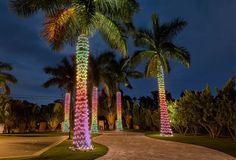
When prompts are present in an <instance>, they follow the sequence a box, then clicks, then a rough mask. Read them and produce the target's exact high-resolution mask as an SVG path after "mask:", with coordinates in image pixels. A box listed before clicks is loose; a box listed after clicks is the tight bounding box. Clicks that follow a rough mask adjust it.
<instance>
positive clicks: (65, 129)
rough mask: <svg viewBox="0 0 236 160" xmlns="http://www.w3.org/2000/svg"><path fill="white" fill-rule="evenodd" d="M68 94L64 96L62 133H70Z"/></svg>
mask: <svg viewBox="0 0 236 160" xmlns="http://www.w3.org/2000/svg"><path fill="white" fill-rule="evenodd" d="M69 118H70V93H66V95H65V105H64V123H63V132H69V131H70V120H69Z"/></svg>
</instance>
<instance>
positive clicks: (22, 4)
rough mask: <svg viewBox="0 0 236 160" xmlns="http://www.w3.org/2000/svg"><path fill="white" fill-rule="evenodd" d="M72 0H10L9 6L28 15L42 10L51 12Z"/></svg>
mask: <svg viewBox="0 0 236 160" xmlns="http://www.w3.org/2000/svg"><path fill="white" fill-rule="evenodd" d="M71 1H72V0H53V1H52V0H10V8H11V9H12V10H14V11H15V12H16V13H17V14H18V15H20V16H24V17H28V16H31V15H33V14H36V13H37V12H38V11H40V10H43V11H45V12H46V13H53V12H55V11H56V10H58V9H59V8H61V7H62V6H64V5H66V4H69V3H70V2H71Z"/></svg>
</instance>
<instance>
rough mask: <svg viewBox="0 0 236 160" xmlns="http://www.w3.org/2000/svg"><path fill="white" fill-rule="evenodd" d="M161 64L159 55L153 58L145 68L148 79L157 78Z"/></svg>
mask: <svg viewBox="0 0 236 160" xmlns="http://www.w3.org/2000/svg"><path fill="white" fill-rule="evenodd" d="M160 64H161V62H160V59H159V57H158V55H155V56H153V57H152V59H151V60H150V61H149V62H148V63H147V65H146V67H145V74H146V77H156V76H157V74H158V73H159V70H158V66H159V65H160Z"/></svg>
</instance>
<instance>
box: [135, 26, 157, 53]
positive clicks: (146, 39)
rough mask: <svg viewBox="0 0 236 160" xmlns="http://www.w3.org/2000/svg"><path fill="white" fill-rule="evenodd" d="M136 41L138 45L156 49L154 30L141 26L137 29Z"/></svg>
mask: <svg viewBox="0 0 236 160" xmlns="http://www.w3.org/2000/svg"><path fill="white" fill-rule="evenodd" d="M134 43H135V45H136V46H137V47H143V48H146V49H156V46H155V41H154V35H153V33H152V31H150V30H147V29H144V28H140V29H138V30H137V31H136V36H135V40H134Z"/></svg>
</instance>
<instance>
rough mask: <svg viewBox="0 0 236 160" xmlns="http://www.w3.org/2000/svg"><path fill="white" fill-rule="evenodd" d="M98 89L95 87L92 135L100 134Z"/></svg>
mask: <svg viewBox="0 0 236 160" xmlns="http://www.w3.org/2000/svg"><path fill="white" fill-rule="evenodd" d="M97 114H98V87H96V86H94V87H93V94H92V124H91V133H98V119H97Z"/></svg>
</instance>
